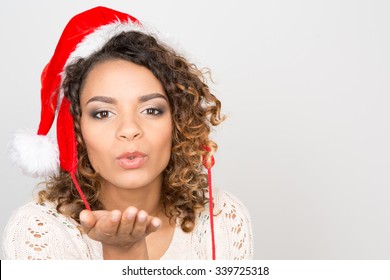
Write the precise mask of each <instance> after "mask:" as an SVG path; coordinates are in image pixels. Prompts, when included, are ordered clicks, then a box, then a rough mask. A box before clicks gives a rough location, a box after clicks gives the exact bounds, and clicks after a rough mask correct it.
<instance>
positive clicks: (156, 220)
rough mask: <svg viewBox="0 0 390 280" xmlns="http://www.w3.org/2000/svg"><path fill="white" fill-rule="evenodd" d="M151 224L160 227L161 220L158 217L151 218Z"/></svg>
mask: <svg viewBox="0 0 390 280" xmlns="http://www.w3.org/2000/svg"><path fill="white" fill-rule="evenodd" d="M152 225H153V226H155V227H157V228H158V227H160V226H161V221H160V219H156V218H153V219H152Z"/></svg>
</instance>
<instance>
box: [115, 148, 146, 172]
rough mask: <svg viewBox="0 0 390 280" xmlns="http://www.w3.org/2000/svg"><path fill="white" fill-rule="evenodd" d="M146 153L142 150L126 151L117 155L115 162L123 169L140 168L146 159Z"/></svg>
mask: <svg viewBox="0 0 390 280" xmlns="http://www.w3.org/2000/svg"><path fill="white" fill-rule="evenodd" d="M147 158H148V157H147V155H146V154H144V153H142V152H138V151H135V152H126V153H123V154H121V155H120V156H118V157H117V158H116V159H117V162H118V164H119V166H120V167H122V168H124V169H136V168H140V167H141V166H142V165H143V164H144V163H145V162H146V160H147Z"/></svg>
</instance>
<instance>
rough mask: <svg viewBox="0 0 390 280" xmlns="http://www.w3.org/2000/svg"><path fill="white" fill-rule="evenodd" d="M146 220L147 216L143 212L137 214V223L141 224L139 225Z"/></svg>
mask: <svg viewBox="0 0 390 280" xmlns="http://www.w3.org/2000/svg"><path fill="white" fill-rule="evenodd" d="M146 218H147V214H146V213H145V212H139V213H138V221H139V222H141V223H142V222H145V220H146Z"/></svg>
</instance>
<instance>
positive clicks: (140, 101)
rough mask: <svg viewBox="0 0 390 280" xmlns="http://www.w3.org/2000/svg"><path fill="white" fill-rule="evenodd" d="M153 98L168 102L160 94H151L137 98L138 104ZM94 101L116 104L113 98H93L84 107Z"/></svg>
mask: <svg viewBox="0 0 390 280" xmlns="http://www.w3.org/2000/svg"><path fill="white" fill-rule="evenodd" d="M155 98H162V99H164V100H165V101H167V102H168V99H167V98H166V97H165V96H164V95H162V94H161V93H151V94H147V95H142V96H140V97H138V102H139V103H143V102H146V101H149V100H151V99H155ZM94 101H98V102H104V103H108V104H116V103H117V100H116V99H115V98H112V97H108V96H94V97H92V98H91V99H89V100H88V101H87V103H86V104H85V105H87V104H89V103H91V102H94Z"/></svg>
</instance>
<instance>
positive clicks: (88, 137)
mask: <svg viewBox="0 0 390 280" xmlns="http://www.w3.org/2000/svg"><path fill="white" fill-rule="evenodd" d="M80 125H81V134H82V137H83V140H84V145H85V148H86V150H87V154H88V158H89V162H90V163H91V165H92V167H93V168H94V169H95V170H96V171H97V170H98V166H97V163H98V162H99V161H98V158H99V155H100V154H101V152H102V148H101V147H102V146H103V145H104V138H102V137H99V135H98V134H99V133H96V132H95V131H94V129H93V126H92V125H89V124H88V123H87V122H86V121H83V120H81V122H80Z"/></svg>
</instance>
